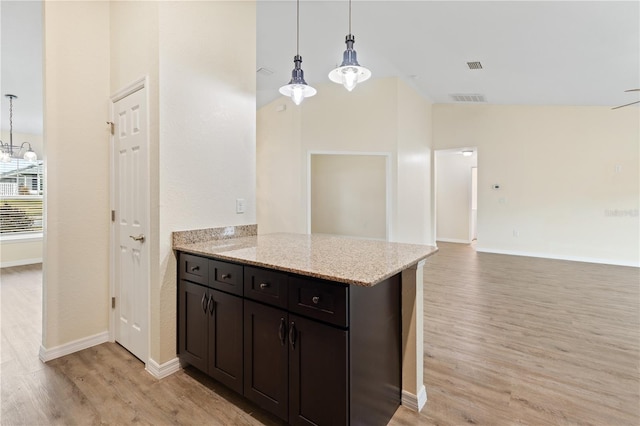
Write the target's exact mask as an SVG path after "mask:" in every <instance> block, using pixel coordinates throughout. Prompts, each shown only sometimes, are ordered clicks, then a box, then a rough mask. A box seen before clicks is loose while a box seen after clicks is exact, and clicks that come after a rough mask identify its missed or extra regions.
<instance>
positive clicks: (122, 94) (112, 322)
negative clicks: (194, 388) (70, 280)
mask: <svg viewBox="0 0 640 426" xmlns="http://www.w3.org/2000/svg"><path fill="white" fill-rule="evenodd" d="M142 89H146V96H145V102H146V104H147V113H146V117H143V119H144V120H145V124H146V126H147V140H146V143H147V191H146V193H147V199H146V203H147V206H148V208H147V214H146V218H145V219H146V221H147V226H148V232H147V236H146V237H147V243H151V241H152V240H151V238H150V237H151V232H150V228H151V208H150V207H151V205H150V196H151V173H150V171H151V156H150V151H151V150H150V149H149V147H150V145H151V135H150V134H151V132H150V131H149V77H148V76H146V75H145V76H143V77H140V78H139V79H137V80H135V81H133V82H131V83H130V84H128V85H127V86H125V87H123V88H122V89H120V90H118V91H117V92H116V93H114V94H113V95H111V97H110V99H109V114H110V120H111V123H115V104H116V103H117V102H118V101H119V100H121V99H123V98H126V97H127V96H129V95H131V94H132V93H135V92H137V91H139V90H142ZM109 142H110V146H109V185H110V189H109V210H110V211H109V217H111V211H112V210H114V209H115V199H116V198H115V196H116V188H115V184H114V178H115V173H116V170H115V154H116V152H115V148H116V146H115V134H112V135H111V136H110V138H109ZM109 224H110V230H109V299H111V298H112V297H115V295H116V256H117V248H118V244H117V242H118V233H117V230H116V222H115V221H112V220H109ZM150 258H151V250H150V249H148V250H147V252H146V261H147V274H146V275H147V282H146V287H147V359H145V360H143V361H144V364H145V368H146V367H147V365H148V363H149V361H150V360H151V259H150ZM111 306H112V305H111V300H109V341H110V342H115V330H116V326H117V324H116V315H115V311H116V310H115V309H114V308H112V307H111Z"/></svg>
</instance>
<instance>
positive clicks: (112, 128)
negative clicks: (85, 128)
mask: <svg viewBox="0 0 640 426" xmlns="http://www.w3.org/2000/svg"><path fill="white" fill-rule="evenodd" d="M107 124H108V125H109V129H110V130H111V134H112V135H115V134H116V125H115V123H114V122H113V121H107Z"/></svg>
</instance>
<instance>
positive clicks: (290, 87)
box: [280, 0, 318, 105]
mask: <svg viewBox="0 0 640 426" xmlns="http://www.w3.org/2000/svg"><path fill="white" fill-rule="evenodd" d="M293 63H294V64H295V65H294V68H293V71H291V81H290V82H289V84H287V85H284V86H282V87H281V88H280V93H282V94H283V95H284V96H289V97H291V100H292V101H293V103H295V104H296V105H300V103H301V102H302V100H303V99H304V98H310V97H311V96H313V95H315V94H316V93H318V91H317V90H316V89H314V88H313V87H311V86H309V85H308V84H307V82H306V81H304V71H302V68H301V67H300V64H301V63H302V56H300V0H297V1H296V56H294V57H293Z"/></svg>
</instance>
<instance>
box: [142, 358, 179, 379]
mask: <svg viewBox="0 0 640 426" xmlns="http://www.w3.org/2000/svg"><path fill="white" fill-rule="evenodd" d="M145 370H147V371H148V372H149V374H151V375H152V376H153V377H155V378H156V379H158V380H159V379H164V378H165V377H167V376H170V375H172V374H173V373H176V372H178V371H180V360H179V359H178V358H174V359H172V360H170V361H167V362H165V363H163V364H158V363H157V362H155V361H154V360H153V359H151V358H149V362H148V363H147V365H146V366H145Z"/></svg>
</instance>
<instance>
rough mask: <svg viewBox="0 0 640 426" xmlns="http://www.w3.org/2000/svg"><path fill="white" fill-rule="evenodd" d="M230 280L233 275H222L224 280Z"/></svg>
mask: <svg viewBox="0 0 640 426" xmlns="http://www.w3.org/2000/svg"><path fill="white" fill-rule="evenodd" d="M229 278H231V274H222V279H223V280H228V279H229Z"/></svg>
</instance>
